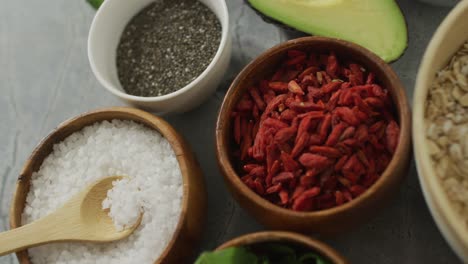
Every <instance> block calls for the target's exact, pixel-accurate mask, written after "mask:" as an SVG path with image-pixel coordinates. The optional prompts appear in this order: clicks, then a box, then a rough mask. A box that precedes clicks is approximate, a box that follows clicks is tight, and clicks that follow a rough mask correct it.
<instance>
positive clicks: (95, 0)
mask: <svg viewBox="0 0 468 264" xmlns="http://www.w3.org/2000/svg"><path fill="white" fill-rule="evenodd" d="M86 1H87V2H88V3H89V4H90V5H92V6H93V7H94V9H98V8H99V7H100V6H101V5H102V3H103V2H104V0H86Z"/></svg>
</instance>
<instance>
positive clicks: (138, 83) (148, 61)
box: [117, 0, 221, 97]
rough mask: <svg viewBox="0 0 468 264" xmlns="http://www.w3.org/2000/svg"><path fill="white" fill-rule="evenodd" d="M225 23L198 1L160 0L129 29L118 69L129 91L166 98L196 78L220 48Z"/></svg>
mask: <svg viewBox="0 0 468 264" xmlns="http://www.w3.org/2000/svg"><path fill="white" fill-rule="evenodd" d="M220 39H221V24H220V22H219V20H218V18H217V17H216V15H215V14H214V13H213V12H212V11H211V10H210V9H209V8H208V7H206V6H205V5H204V4H202V3H200V2H199V1H198V0H177V1H174V0H156V1H155V2H153V3H152V4H150V5H149V6H147V7H146V8H145V9H143V10H142V11H141V12H140V13H138V14H137V15H136V16H135V17H134V18H132V20H131V21H130V22H129V23H128V25H127V26H126V27H125V29H124V32H123V33H122V37H121V39H120V43H119V46H118V48H117V72H118V76H119V80H120V83H121V84H122V86H123V88H124V90H125V91H126V92H127V93H128V94H132V95H137V96H146V97H150V96H161V95H165V94H168V93H172V92H174V91H177V90H178V89H180V88H183V87H184V86H185V85H187V84H189V83H190V82H191V81H193V80H194V79H195V78H196V77H197V76H199V75H200V74H201V73H202V72H203V71H204V70H205V69H206V67H207V66H208V65H209V64H210V62H211V60H212V59H213V57H214V55H215V54H216V51H217V49H218V47H219V43H220Z"/></svg>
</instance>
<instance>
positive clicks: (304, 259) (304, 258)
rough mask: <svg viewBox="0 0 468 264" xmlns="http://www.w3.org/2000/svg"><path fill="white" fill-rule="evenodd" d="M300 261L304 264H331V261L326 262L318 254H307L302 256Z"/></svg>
mask: <svg viewBox="0 0 468 264" xmlns="http://www.w3.org/2000/svg"><path fill="white" fill-rule="evenodd" d="M299 261H300V262H301V263H302V264H308V263H316V264H330V262H329V261H327V260H325V259H324V258H322V257H321V256H319V255H317V254H314V253H307V254H304V255H302V256H301V257H300V258H299ZM312 261H314V262H312Z"/></svg>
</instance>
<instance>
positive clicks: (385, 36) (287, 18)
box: [247, 0, 408, 62]
mask: <svg viewBox="0 0 468 264" xmlns="http://www.w3.org/2000/svg"><path fill="white" fill-rule="evenodd" d="M247 2H248V3H249V4H250V5H251V6H252V7H253V8H254V9H256V10H257V11H258V12H260V13H262V14H264V15H265V16H267V17H269V18H271V19H273V20H275V21H278V22H280V23H283V24H285V25H287V26H290V27H292V28H294V29H296V30H299V31H302V32H305V33H308V34H312V35H319V36H325V37H334V38H339V39H344V40H347V41H351V42H354V43H356V44H359V45H361V46H363V47H366V48H367V49H369V50H371V51H373V52H374V53H376V54H377V55H379V56H380V57H381V58H382V59H383V60H385V61H386V62H391V61H394V60H396V59H398V58H399V57H400V56H401V55H402V54H403V52H404V51H405V49H406V47H407V44H408V32H407V28H406V21H405V18H404V16H403V14H402V12H401V10H400V7H399V6H398V4H397V3H396V2H395V1H394V0H247Z"/></svg>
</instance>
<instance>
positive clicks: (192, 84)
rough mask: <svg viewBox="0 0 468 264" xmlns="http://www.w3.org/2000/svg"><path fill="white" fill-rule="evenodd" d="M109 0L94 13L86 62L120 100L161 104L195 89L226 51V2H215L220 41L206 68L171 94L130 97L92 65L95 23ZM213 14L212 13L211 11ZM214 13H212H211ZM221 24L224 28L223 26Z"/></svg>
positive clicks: (100, 80)
mask: <svg viewBox="0 0 468 264" xmlns="http://www.w3.org/2000/svg"><path fill="white" fill-rule="evenodd" d="M110 1H111V0H107V1H104V3H103V4H102V5H101V6H100V7H99V9H98V10H97V12H96V15H95V17H94V19H93V22H92V23H91V28H90V30H89V35H88V60H89V62H90V65H91V70H92V71H93V73H94V76H96V79H98V81H99V82H100V83H101V84H102V85H103V86H104V88H106V89H107V90H108V91H109V92H111V93H113V94H114V95H116V96H118V97H121V98H122V99H125V100H129V101H134V102H163V101H166V100H169V99H172V98H175V97H177V96H179V95H182V94H184V93H185V92H187V91H188V90H190V89H192V88H193V87H195V86H196V85H197V84H198V83H200V82H201V80H203V79H204V78H205V77H206V76H207V75H208V73H209V72H211V70H212V69H213V68H214V67H215V65H216V64H217V63H218V61H219V60H220V58H221V55H222V53H223V52H224V50H225V49H226V46H227V41H228V34H229V13H228V9H227V5H226V2H225V1H224V0H217V1H219V2H220V3H221V6H222V12H221V15H220V17H218V19H219V20H220V23H221V41H220V43H219V46H218V50H217V51H216V54H215V56H214V57H213V59H212V60H211V62H210V64H208V67H206V69H205V70H204V71H203V72H202V73H201V74H200V75H198V76H197V78H195V80H193V81H191V82H190V83H189V84H187V85H185V86H184V87H182V88H180V89H178V90H176V91H174V92H172V93H168V94H165V95H161V96H152V97H145V96H136V95H131V94H127V93H125V92H122V91H120V90H119V89H117V88H115V87H114V85H112V84H111V83H109V82H108V81H107V80H106V79H105V78H103V77H102V76H101V72H100V71H99V70H98V69H97V67H96V65H95V63H94V55H93V51H92V47H91V39H92V38H93V37H94V36H96V33H95V31H96V23H97V22H96V21H97V20H99V16H100V14H101V13H102V12H104V11H103V10H104V9H106V7H107V6H108V5H109V2H110ZM210 10H211V9H210ZM212 12H213V11H212ZM213 13H214V12H213ZM223 24H224V25H225V26H223Z"/></svg>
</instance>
